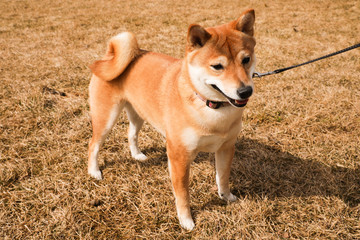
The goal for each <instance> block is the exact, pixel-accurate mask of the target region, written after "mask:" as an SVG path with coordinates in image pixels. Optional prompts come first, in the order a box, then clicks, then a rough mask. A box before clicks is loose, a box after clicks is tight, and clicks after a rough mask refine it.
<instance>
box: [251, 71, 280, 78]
mask: <svg viewBox="0 0 360 240" xmlns="http://www.w3.org/2000/svg"><path fill="white" fill-rule="evenodd" d="M275 73H276V72H275V71H272V72H266V73H259V72H254V73H253V75H252V77H253V78H261V77H264V76H267V75H272V74H275Z"/></svg>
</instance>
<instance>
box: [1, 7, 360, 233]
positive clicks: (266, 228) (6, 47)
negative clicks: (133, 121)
mask: <svg viewBox="0 0 360 240" xmlns="http://www.w3.org/2000/svg"><path fill="white" fill-rule="evenodd" d="M247 7H253V8H255V10H256V14H257V20H256V37H257V42H258V45H257V47H256V51H257V58H258V70H259V71H267V70H272V69H275V68H279V67H283V66H288V65H289V64H295V63H299V62H302V61H305V60H308V59H311V58H314V57H318V56H320V55H322V54H325V53H329V52H331V51H335V50H338V49H341V48H343V47H346V46H349V45H352V44H354V43H356V42H359V40H360V39H359V32H360V5H359V2H358V1H357V0H350V1H331V0H324V1H313V0H306V1H303V2H301V3H299V1H295V0H285V1H265V0H259V1H241V2H238V1H233V0H231V1H228V0H226V1H215V0H208V1H188V0H184V1H161V0H157V1H146V0H141V1H96V0H91V1H76V0H72V1H49V0H45V1H34V0H29V1H10V0H3V1H1V2H0V36H1V37H0V49H1V50H0V51H1V54H0V80H1V85H0V133H1V135H0V142H1V143H0V229H1V230H0V238H2V239H117V238H118V239H121V238H123V239H125V238H127V239H128V238H130V239H135V238H137V239H141V238H150V239H178V238H180V239H183V238H194V239H236V238H243V239H260V238H261V239H286V238H290V239H299V238H300V239H359V238H360V219H359V216H360V205H359V204H360V170H359V169H360V166H359V163H360V148H359V143H360V137H359V136H360V127H359V126H360V57H359V55H360V51H359V50H353V51H351V52H348V53H345V54H343V55H340V56H336V57H333V58H331V59H327V60H323V61H321V62H318V63H315V64H312V65H308V66H305V67H302V68H300V69H296V70H291V71H289V72H287V73H285V74H281V75H277V76H271V77H266V78H263V79H261V80H256V94H255V96H254V97H253V98H252V100H251V101H250V103H249V104H248V106H247V110H246V113H245V118H244V129H243V131H242V134H241V136H239V143H238V144H237V150H236V156H235V161H234V165H233V171H232V175H231V183H232V189H233V191H234V192H235V193H236V194H237V195H238V196H239V197H240V200H239V201H238V202H236V203H234V204H230V205H227V204H226V203H225V202H223V201H221V200H219V198H218V197H217V194H216V187H215V179H214V175H215V172H214V160H213V158H214V157H213V155H212V154H201V155H199V157H198V158H197V160H196V161H195V162H194V163H193V165H192V182H191V194H192V210H193V215H194V218H195V222H196V224H197V225H196V229H195V230H194V231H193V232H191V233H188V232H186V231H184V230H182V229H181V228H180V226H179V224H178V221H177V218H176V212H175V205H174V197H173V195H172V192H171V186H170V182H169V177H168V171H167V162H166V152H165V148H164V143H163V141H164V140H163V139H162V138H161V137H160V136H159V135H158V134H157V133H156V132H154V130H153V129H152V128H151V127H150V126H148V125H145V126H144V129H143V132H142V133H141V147H142V149H144V150H145V152H146V153H147V155H149V156H150V157H151V159H150V160H149V161H147V162H145V163H140V162H136V161H135V160H132V159H131V157H130V154H129V151H128V149H127V139H126V129H127V124H126V123H127V120H126V118H124V117H122V118H121V120H120V121H119V124H118V125H117V126H116V128H115V130H114V131H112V133H111V134H110V136H109V138H108V139H107V141H106V143H105V146H104V149H103V150H102V151H101V164H102V168H103V172H104V176H105V179H104V180H103V181H96V180H94V179H91V178H89V177H88V176H87V172H86V155H87V144H88V140H89V138H90V136H91V126H90V119H89V116H88V105H87V97H88V95H87V87H88V83H89V78H90V71H89V69H88V67H87V66H88V65H89V64H90V63H91V62H93V61H94V60H95V59H98V58H99V56H101V55H102V54H103V53H104V51H105V46H106V41H107V40H108V39H109V38H110V37H111V36H113V35H115V34H117V33H119V32H121V31H124V30H130V31H133V32H134V33H135V34H136V35H137V36H138V39H139V42H140V44H141V46H142V47H143V48H145V49H149V50H153V51H158V52H163V53H166V54H170V55H172V56H176V57H182V55H183V49H184V40H185V34H186V30H187V26H188V24H190V23H195V22H196V23H200V24H203V25H204V26H212V25H216V24H220V23H224V22H226V21H229V20H231V19H234V18H236V17H237V16H238V15H239V14H240V13H241V12H242V10H244V9H245V8H247ZM64 95H65V96H64ZM123 123H125V124H123Z"/></svg>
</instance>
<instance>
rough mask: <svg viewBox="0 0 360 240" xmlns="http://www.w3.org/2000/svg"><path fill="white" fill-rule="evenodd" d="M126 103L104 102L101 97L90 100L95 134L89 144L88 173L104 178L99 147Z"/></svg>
mask: <svg viewBox="0 0 360 240" xmlns="http://www.w3.org/2000/svg"><path fill="white" fill-rule="evenodd" d="M92 103H96V104H92ZM124 105H125V103H124V102H120V103H112V104H103V103H102V102H101V100H100V99H97V101H91V100H90V107H91V120H92V127H93V135H92V138H91V141H90V144H89V159H88V173H89V174H90V176H92V177H94V178H96V179H99V180H100V179H102V174H101V171H100V169H99V164H98V153H99V149H100V147H101V146H102V144H103V143H104V141H105V139H106V137H107V135H108V134H109V132H110V130H111V129H112V127H113V126H114V124H115V122H116V120H117V119H118V117H119V114H120V112H121V110H122V109H123V107H124Z"/></svg>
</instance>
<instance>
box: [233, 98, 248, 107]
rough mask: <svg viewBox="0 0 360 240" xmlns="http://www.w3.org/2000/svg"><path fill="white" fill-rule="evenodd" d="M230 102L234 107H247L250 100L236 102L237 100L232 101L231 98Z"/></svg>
mask: <svg viewBox="0 0 360 240" xmlns="http://www.w3.org/2000/svg"><path fill="white" fill-rule="evenodd" d="M228 100H229V102H230V103H231V105H233V106H234V107H245V106H246V104H247V102H248V101H249V99H245V100H235V99H231V98H230V99H228Z"/></svg>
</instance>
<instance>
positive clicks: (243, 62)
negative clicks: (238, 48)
mask: <svg viewBox="0 0 360 240" xmlns="http://www.w3.org/2000/svg"><path fill="white" fill-rule="evenodd" d="M249 62H250V57H244V59H243V60H242V62H241V63H242V64H243V65H245V64H247V63H249Z"/></svg>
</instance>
